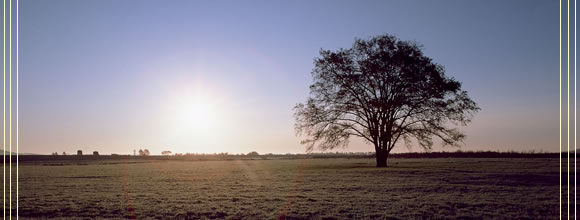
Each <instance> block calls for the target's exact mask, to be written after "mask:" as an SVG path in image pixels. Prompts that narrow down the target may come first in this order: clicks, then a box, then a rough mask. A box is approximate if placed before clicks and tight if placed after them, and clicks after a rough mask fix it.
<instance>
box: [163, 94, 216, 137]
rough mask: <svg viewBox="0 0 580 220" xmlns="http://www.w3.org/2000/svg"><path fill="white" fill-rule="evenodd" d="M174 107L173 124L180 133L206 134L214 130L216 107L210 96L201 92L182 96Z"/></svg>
mask: <svg viewBox="0 0 580 220" xmlns="http://www.w3.org/2000/svg"><path fill="white" fill-rule="evenodd" d="M174 108H175V109H174V110H175V114H174V122H175V126H176V128H177V129H179V130H180V131H181V132H182V133H187V134H190V135H208V134H212V133H213V132H214V131H215V127H216V124H217V123H218V120H217V119H218V117H217V108H216V105H215V101H214V100H212V99H211V98H210V97H208V96H205V95H201V94H197V95H192V96H184V97H181V98H180V99H179V101H178V103H177V105H176V106H175V107H174Z"/></svg>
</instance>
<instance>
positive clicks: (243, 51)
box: [19, 0, 559, 154]
mask: <svg viewBox="0 0 580 220" xmlns="http://www.w3.org/2000/svg"><path fill="white" fill-rule="evenodd" d="M19 7H20V14H19V16H20V17H19V19H20V20H19V62H20V63H19V68H20V69H19V72H20V79H19V80H20V82H19V83H20V84H19V86H20V87H19V89H20V90H19V91H20V97H19V108H20V109H19V114H20V115H19V117H20V125H19V126H20V127H19V129H20V134H19V140H20V152H29V153H41V154H49V153H51V152H59V153H60V152H63V151H65V152H67V153H74V152H76V150H79V149H80V150H83V151H85V152H91V151H99V152H100V153H101V154H109V153H121V154H129V153H131V154H132V153H133V150H134V149H137V150H138V149H145V148H147V149H149V150H150V151H151V152H152V154H160V153H161V151H163V150H171V151H173V152H180V153H186V152H201V153H213V152H230V153H247V152H250V151H257V152H259V153H304V152H305V146H303V145H301V144H300V140H301V137H298V136H296V134H295V132H294V118H293V110H292V108H293V107H294V106H295V105H296V104H297V103H300V102H304V101H305V100H306V98H307V97H308V93H309V90H308V86H309V85H310V84H311V83H312V77H311V71H312V68H313V59H314V58H316V57H318V56H319V51H320V49H330V50H337V49H339V48H349V47H351V46H352V43H353V42H354V39H355V38H370V37H373V36H376V35H379V34H385V33H388V34H394V35H396V36H397V37H398V38H400V39H402V40H412V41H416V42H418V43H420V44H422V45H423V48H422V49H423V52H424V53H425V55H427V56H429V57H431V58H432V59H433V60H434V62H436V63H439V64H441V65H443V66H444V67H445V69H446V74H447V75H448V76H450V77H454V78H455V79H456V80H458V81H460V82H462V83H463V84H462V88H463V89H464V90H466V91H468V93H469V95H470V97H471V98H472V99H473V100H474V101H475V102H477V103H478V105H479V107H480V108H481V111H479V112H478V113H477V114H476V115H475V117H474V119H473V121H472V123H471V124H469V125H468V126H467V127H461V128H460V129H461V130H462V131H464V132H465V133H466V135H467V139H466V140H465V142H464V144H462V147H461V148H460V149H461V150H499V151H507V150H515V151H531V150H535V151H558V126H559V125H558V97H559V94H558V82H559V79H558V67H559V65H558V53H559V50H558V31H559V29H558V22H559V21H558V13H559V12H558V3H557V2H553V1H530V0H525V1H523V0H522V1H515V0H514V1H459V0H457V1H452V0H447V1H330V0H328V1H322V0H321V1H185V0H183V1H180V0H172V1H146V0H140V1H137V0H123V1H114V0H99V1H96V0H94V1H75V0H51V1H44V0H27V1H21V2H20V6H19ZM457 149H458V148H450V147H446V148H441V147H438V146H437V147H435V150H437V151H438V150H447V151H455V150H457ZM373 150H374V148H373V147H372V146H371V145H369V144H366V143H364V142H362V141H360V140H357V139H353V140H352V141H351V142H350V145H349V147H348V148H347V149H335V150H332V152H334V151H355V152H370V151H373ZM408 151H422V149H421V148H419V147H416V146H415V147H412V148H411V149H409V148H406V147H404V146H400V147H398V148H396V149H395V150H394V151H393V152H408Z"/></svg>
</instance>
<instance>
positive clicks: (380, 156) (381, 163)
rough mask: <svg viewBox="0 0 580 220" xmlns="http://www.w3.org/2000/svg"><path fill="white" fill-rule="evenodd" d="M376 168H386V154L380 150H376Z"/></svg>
mask: <svg viewBox="0 0 580 220" xmlns="http://www.w3.org/2000/svg"><path fill="white" fill-rule="evenodd" d="M376 154H377V167H387V154H386V152H384V151H382V150H376Z"/></svg>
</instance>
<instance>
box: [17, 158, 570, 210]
mask: <svg viewBox="0 0 580 220" xmlns="http://www.w3.org/2000/svg"><path fill="white" fill-rule="evenodd" d="M374 165H375V164H374V160H371V159H303V160H237V161H156V160H151V161H147V160H139V161H136V160H134V159H131V158H130V157H127V159H125V160H121V161H106V162H100V163H99V162H94V163H87V164H82V165H79V164H75V163H64V164H49V163H46V164H43V163H38V162H36V163H21V164H20V176H21V178H20V200H19V205H20V210H19V211H20V216H21V217H25V218H26V217H29V218H43V219H45V218H67V219H70V218H94V217H104V218H130V217H136V218H137V219H143V218H157V219H159V218H162V219H198V218H227V219H273V218H279V217H286V218H287V219H304V218H309V219H310V218H311V219H332V218H339V219H353V218H354V219H368V218H372V219H377V218H378V219H422V218H435V219H445V218H460V219H481V218H485V219H490V218H491V219H498V218H499V219H514V218H533V219H555V218H556V217H557V216H558V214H559V211H558V190H559V187H558V186H559V181H558V159H549V158H548V159H542V158H535V159H523V158H522V159H509V158H500V159H477V158H469V159H459V158H449V159H445V158H439V159H390V160H389V166H390V167H388V168H386V169H385V168H375V167H374Z"/></svg>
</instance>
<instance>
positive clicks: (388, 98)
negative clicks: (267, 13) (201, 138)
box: [294, 34, 479, 167]
mask: <svg viewBox="0 0 580 220" xmlns="http://www.w3.org/2000/svg"><path fill="white" fill-rule="evenodd" d="M320 56H321V57H320V58H315V59H314V69H313V71H312V77H313V79H314V83H313V84H312V85H311V86H310V96H309V97H308V99H307V101H306V102H305V103H300V104H298V105H296V106H295V107H294V117H295V128H296V132H297V134H298V135H302V136H306V137H307V138H306V139H304V140H302V142H301V143H302V144H306V146H307V147H306V148H307V151H312V150H313V149H314V148H316V147H317V148H319V149H321V150H328V149H333V148H336V147H346V146H347V145H348V140H349V137H350V136H357V137H361V138H363V139H364V140H366V141H368V142H369V143H372V144H373V145H374V147H375V152H376V162H377V167H386V166H387V157H388V155H389V153H390V152H391V150H392V149H393V148H394V147H395V145H396V144H397V143H398V141H400V140H404V142H405V143H406V144H407V146H410V145H411V143H412V142H413V140H416V141H417V143H418V144H419V145H420V146H422V147H423V148H425V149H431V148H432V145H433V138H436V139H440V140H441V141H442V143H443V145H455V146H459V145H458V143H459V142H462V140H463V139H464V138H465V135H464V134H462V133H461V132H460V131H459V130H458V129H457V128H453V127H452V125H456V126H457V125H462V126H465V125H467V123H469V122H470V121H471V118H472V117H473V114H474V113H475V112H477V111H478V110H479V107H478V106H477V104H476V103H475V102H474V101H472V100H471V99H470V98H469V96H468V95H467V92H466V91H463V90H462V89H461V83H460V82H458V81H456V80H455V79H454V78H449V77H447V76H445V70H444V68H443V66H441V65H439V64H437V63H434V62H433V61H432V60H431V58H429V57H426V56H425V55H423V52H421V46H419V45H417V44H416V43H414V42H410V41H401V40H399V39H397V38H396V37H395V36H393V35H388V34H385V35H380V36H377V37H374V38H371V39H368V40H363V39H356V40H355V42H354V44H353V46H352V48H349V49H339V50H338V51H336V52H333V51H329V50H320Z"/></svg>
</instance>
